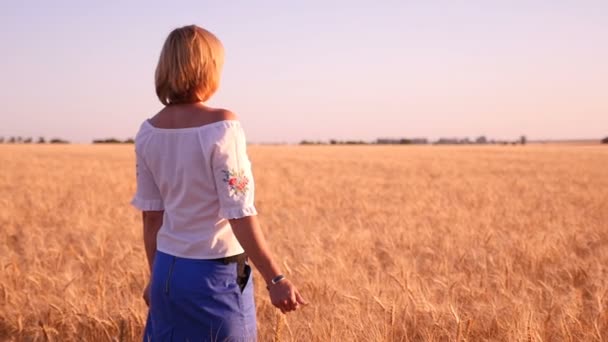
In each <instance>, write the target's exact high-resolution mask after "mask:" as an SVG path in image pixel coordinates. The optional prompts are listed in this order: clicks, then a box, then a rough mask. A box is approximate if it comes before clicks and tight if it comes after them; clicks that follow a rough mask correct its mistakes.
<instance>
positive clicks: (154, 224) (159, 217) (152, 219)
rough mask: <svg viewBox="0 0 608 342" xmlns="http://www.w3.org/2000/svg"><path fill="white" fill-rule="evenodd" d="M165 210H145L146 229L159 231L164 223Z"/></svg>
mask: <svg viewBox="0 0 608 342" xmlns="http://www.w3.org/2000/svg"><path fill="white" fill-rule="evenodd" d="M163 213H164V212H163V211H144V212H143V215H142V217H143V222H144V231H158V230H159V229H160V226H162V224H163Z"/></svg>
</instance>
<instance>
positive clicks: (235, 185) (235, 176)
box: [222, 169, 249, 196]
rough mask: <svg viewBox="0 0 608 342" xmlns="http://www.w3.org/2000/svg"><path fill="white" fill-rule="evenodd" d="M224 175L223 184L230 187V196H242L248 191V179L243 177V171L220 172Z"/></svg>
mask: <svg viewBox="0 0 608 342" xmlns="http://www.w3.org/2000/svg"><path fill="white" fill-rule="evenodd" d="M222 173H223V174H224V183H226V184H228V187H230V195H231V196H236V195H244V194H245V193H247V191H248V190H249V186H248V184H249V179H248V178H247V176H245V171H244V170H240V171H236V170H234V169H230V170H222Z"/></svg>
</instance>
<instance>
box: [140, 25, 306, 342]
mask: <svg viewBox="0 0 608 342" xmlns="http://www.w3.org/2000/svg"><path fill="white" fill-rule="evenodd" d="M223 57H224V56H223V47H222V44H221V42H220V41H219V40H218V39H217V38H216V37H215V36H214V35H213V34H212V33H210V32H209V31H207V30H205V29H202V28H200V27H197V26H194V25H191V26H185V27H182V28H178V29H175V30H174V31H173V32H171V34H170V35H169V37H168V38H167V40H166V41H165V44H164V46H163V49H162V52H161V55H160V59H159V61H158V66H157V68H156V74H155V82H156V93H157V95H158V98H159V99H160V101H161V102H162V103H163V104H164V105H165V107H164V108H163V109H162V110H161V111H160V112H159V113H158V114H156V115H155V116H154V117H153V118H151V119H148V120H146V121H144V122H143V124H142V125H141V127H140V130H139V132H138V134H137V136H136V138H135V151H136V156H137V192H136V194H135V196H134V198H133V201H132V204H133V205H134V206H135V207H137V208H138V209H140V210H142V211H143V226H144V244H145V249H146V255H147V258H148V264H149V266H150V271H151V279H150V282H149V284H148V285H147V286H146V289H145V290H144V299H145V300H146V303H147V304H148V305H149V308H150V310H149V315H148V321H147V324H146V329H145V335H144V340H146V341H187V340H188V341H201V340H203V341H225V340H230V341H251V340H255V339H256V317H255V305H254V299H253V282H252V279H251V278H252V276H251V268H250V267H249V265H248V263H247V258H251V261H253V263H254V264H255V266H256V267H257V269H258V270H259V271H260V273H261V275H262V277H263V278H264V280H265V282H266V284H267V288H268V292H269V295H270V299H271V302H272V304H273V305H274V306H276V307H277V308H279V309H280V310H281V311H282V312H283V313H286V312H289V311H293V310H296V309H297V308H298V307H299V306H300V305H302V304H306V303H305V301H304V299H303V298H302V297H301V296H300V294H299V293H298V290H297V289H296V287H295V286H294V285H293V284H292V283H291V282H290V281H289V280H288V279H286V278H285V277H284V276H283V275H282V273H281V270H280V269H279V266H278V265H277V263H276V262H275V261H273V259H272V257H271V254H270V252H269V250H268V248H267V246H266V242H265V240H264V236H263V235H262V231H261V230H260V226H259V223H258V220H257V217H256V215H257V212H256V209H255V206H254V200H253V198H254V181H253V176H252V173H251V163H250V161H249V158H248V156H247V152H246V142H245V135H244V132H243V129H242V128H241V125H240V123H239V121H237V118H236V116H235V115H234V114H233V113H231V112H230V111H228V110H224V109H214V108H210V107H207V106H205V105H204V102H205V101H207V100H208V99H209V97H211V95H213V93H214V92H215V91H216V90H217V88H218V84H219V80H220V72H221V68H222V64H223Z"/></svg>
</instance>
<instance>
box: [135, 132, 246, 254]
mask: <svg viewBox="0 0 608 342" xmlns="http://www.w3.org/2000/svg"><path fill="white" fill-rule="evenodd" d="M135 154H136V157H137V167H136V168H137V192H136V194H135V197H134V198H133V201H132V202H131V203H132V204H133V205H134V206H135V207H136V208H138V209H140V210H144V211H158V210H164V216H163V224H162V227H161V228H160V231H159V232H158V235H157V249H158V250H159V251H161V252H164V253H168V254H171V255H174V256H178V257H184V258H193V259H215V258H222V257H226V256H232V255H236V254H239V253H243V248H242V247H241V245H240V244H239V242H238V240H237V239H236V237H235V236H234V233H233V232H232V228H231V227H230V223H229V221H228V219H236V218H241V217H246V216H252V215H256V214H257V211H256V209H255V207H254V203H253V195H254V182H253V175H252V172H251V162H250V161H249V158H248V156H247V144H246V139H245V133H244V131H243V129H242V127H241V125H240V123H239V122H238V121H236V120H224V121H218V122H215V123H212V124H208V125H204V126H200V127H191V128H175V129H173V128H157V127H154V126H152V124H150V122H149V121H148V120H146V121H144V123H143V124H142V125H141V127H140V129H139V132H138V133H137V136H136V137H135Z"/></svg>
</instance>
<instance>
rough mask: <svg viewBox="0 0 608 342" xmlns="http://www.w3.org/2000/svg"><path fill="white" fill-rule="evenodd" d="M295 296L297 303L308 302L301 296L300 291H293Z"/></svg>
mask: <svg viewBox="0 0 608 342" xmlns="http://www.w3.org/2000/svg"><path fill="white" fill-rule="evenodd" d="M295 297H296V301H297V303H299V304H302V305H308V302H307V301H306V300H305V299H304V298H303V297H302V295H301V294H300V292H298V290H296V291H295Z"/></svg>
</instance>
